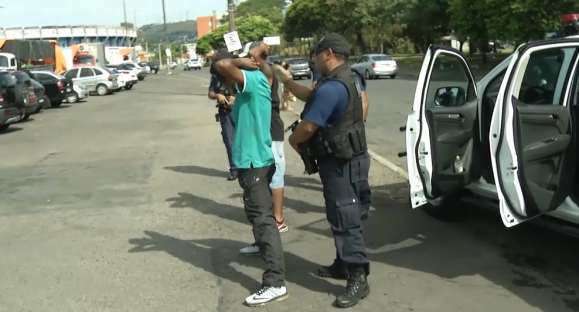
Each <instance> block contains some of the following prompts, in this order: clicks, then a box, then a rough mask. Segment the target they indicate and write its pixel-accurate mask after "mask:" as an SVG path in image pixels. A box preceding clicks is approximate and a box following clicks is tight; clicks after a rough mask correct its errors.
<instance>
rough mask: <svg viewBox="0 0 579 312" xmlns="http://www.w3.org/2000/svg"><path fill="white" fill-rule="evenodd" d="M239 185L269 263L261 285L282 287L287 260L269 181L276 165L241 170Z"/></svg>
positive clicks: (265, 258)
mask: <svg viewBox="0 0 579 312" xmlns="http://www.w3.org/2000/svg"><path fill="white" fill-rule="evenodd" d="M238 171H239V185H240V186H241V188H243V202H244V206H245V213H246V215H247V220H248V221H249V223H250V224H251V225H252V227H253V236H254V238H255V243H256V244H257V246H258V247H259V250H260V252H261V256H262V257H263V260H264V261H265V264H266V270H265V272H264V273H263V279H262V285H263V286H273V287H280V286H283V285H285V283H284V279H285V276H284V275H285V260H284V255H283V248H282V245H281V238H280V236H279V231H278V229H277V225H276V223H275V218H274V216H273V211H272V205H273V204H272V198H271V189H270V188H269V184H270V182H271V178H272V176H273V174H274V172H275V166H271V167H265V168H251V169H238Z"/></svg>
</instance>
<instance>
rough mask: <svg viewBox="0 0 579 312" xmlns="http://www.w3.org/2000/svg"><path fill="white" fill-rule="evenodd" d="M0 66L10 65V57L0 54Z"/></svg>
mask: <svg viewBox="0 0 579 312" xmlns="http://www.w3.org/2000/svg"><path fill="white" fill-rule="evenodd" d="M0 66H1V67H8V58H7V57H6V56H4V55H0Z"/></svg>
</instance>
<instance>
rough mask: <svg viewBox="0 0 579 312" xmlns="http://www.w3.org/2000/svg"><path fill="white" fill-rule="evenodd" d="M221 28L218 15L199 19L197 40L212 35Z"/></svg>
mask: <svg viewBox="0 0 579 312" xmlns="http://www.w3.org/2000/svg"><path fill="white" fill-rule="evenodd" d="M217 27H219V19H218V18H217V16H216V15H213V16H199V17H197V39H200V38H201V37H203V36H205V35H207V34H209V33H211V32H212V31H214V30H215V29H217Z"/></svg>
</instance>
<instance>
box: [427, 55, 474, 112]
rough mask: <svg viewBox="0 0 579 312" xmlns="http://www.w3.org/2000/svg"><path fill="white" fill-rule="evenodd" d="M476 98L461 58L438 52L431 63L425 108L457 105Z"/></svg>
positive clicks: (472, 83) (472, 84)
mask: <svg viewBox="0 0 579 312" xmlns="http://www.w3.org/2000/svg"><path fill="white" fill-rule="evenodd" d="M473 100H476V95H475V91H474V82H473V81H472V79H471V78H470V77H469V76H468V71H467V69H466V67H465V65H464V63H463V62H462V60H461V59H460V58H459V57H457V56H455V55H451V54H445V53H442V54H439V55H438V56H437V57H436V59H435V61H434V64H433V67H432V73H431V76H430V82H429V84H428V89H427V93H426V108H427V109H428V108H433V107H440V106H442V107H458V106H462V105H465V104H466V103H469V102H471V101H473Z"/></svg>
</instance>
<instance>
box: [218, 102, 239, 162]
mask: <svg viewBox="0 0 579 312" xmlns="http://www.w3.org/2000/svg"><path fill="white" fill-rule="evenodd" d="M219 123H220V124H221V137H222V138H223V144H224V145H225V150H227V159H228V161H229V170H230V171H235V170H237V168H235V164H233V156H232V154H231V149H232V148H233V138H234V137H235V123H234V122H233V117H232V116H231V112H229V111H226V110H224V109H221V108H220V109H219Z"/></svg>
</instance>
